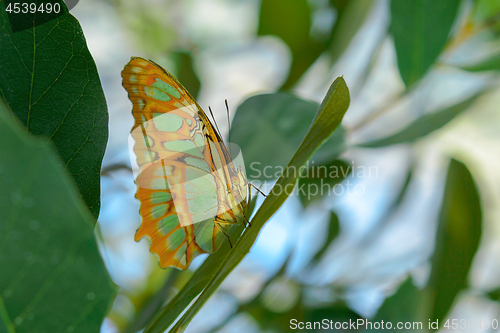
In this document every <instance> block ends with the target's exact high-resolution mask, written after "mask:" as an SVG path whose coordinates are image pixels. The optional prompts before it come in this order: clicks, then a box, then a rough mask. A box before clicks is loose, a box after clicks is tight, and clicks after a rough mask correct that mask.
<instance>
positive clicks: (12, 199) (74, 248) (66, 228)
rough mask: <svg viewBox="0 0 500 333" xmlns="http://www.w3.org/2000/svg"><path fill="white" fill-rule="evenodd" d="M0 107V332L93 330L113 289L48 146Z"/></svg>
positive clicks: (89, 227)
mask: <svg viewBox="0 0 500 333" xmlns="http://www.w3.org/2000/svg"><path fill="white" fill-rule="evenodd" d="M16 122H17V119H14V117H13V116H12V114H10V113H9V112H8V111H7V110H6V109H4V107H3V105H0V152H1V157H2V158H1V159H0V211H1V212H2V222H1V223H0V331H2V332H17V333H22V332H27V333H32V332H40V333H43V332H47V333H52V332H74V333H76V332H85V333H87V332H98V331H99V329H100V326H101V324H102V321H103V319H104V316H105V314H106V312H107V310H108V307H109V305H110V301H111V298H112V296H113V288H112V287H111V283H110V280H109V277H108V274H107V272H106V269H105V267H104V264H103V261H102V259H101V257H100V255H99V251H98V249H97V244H96V240H95V237H94V233H93V223H92V217H91V215H90V214H89V213H88V211H87V209H86V207H85V206H84V205H83V203H82V202H81V200H80V198H79V196H78V192H77V191H76V188H75V187H74V185H73V182H72V181H71V179H70V178H69V177H68V176H67V175H66V173H65V172H64V170H63V168H62V167H61V161H60V160H59V158H58V157H57V155H56V154H55V152H54V151H53V149H52V147H50V145H48V144H47V143H44V142H42V141H41V140H39V139H38V140H36V139H35V138H32V137H29V136H27V135H26V134H25V133H23V132H22V131H21V127H22V126H21V125H20V124H16Z"/></svg>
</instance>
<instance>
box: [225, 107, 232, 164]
mask: <svg viewBox="0 0 500 333" xmlns="http://www.w3.org/2000/svg"><path fill="white" fill-rule="evenodd" d="M224 102H225V103H226V111H227V112H226V113H227V126H228V127H229V134H228V135H227V142H228V144H229V155H231V158H233V153H232V152H231V121H230V117H229V105H227V99H225V100H224Z"/></svg>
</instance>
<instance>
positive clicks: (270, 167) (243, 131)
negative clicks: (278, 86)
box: [231, 93, 344, 181]
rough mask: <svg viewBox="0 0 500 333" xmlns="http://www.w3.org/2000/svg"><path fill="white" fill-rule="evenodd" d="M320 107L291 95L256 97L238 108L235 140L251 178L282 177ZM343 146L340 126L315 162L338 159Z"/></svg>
mask: <svg viewBox="0 0 500 333" xmlns="http://www.w3.org/2000/svg"><path fill="white" fill-rule="evenodd" d="M318 106H319V105H318V103H315V102H311V101H306V100H303V99H301V98H299V97H297V96H294V95H292V94H289V93H276V94H264V95H257V96H252V97H250V98H248V99H247V100H245V101H244V102H243V103H242V104H241V105H240V106H238V109H237V110H236V114H235V116H234V119H233V123H232V128H231V141H232V142H233V143H235V144H237V145H238V146H239V147H240V148H241V151H242V153H243V156H244V157H245V169H246V172H247V177H248V179H251V180H261V181H266V180H271V179H276V178H278V177H279V175H280V172H279V171H280V170H281V171H283V169H284V168H285V166H286V164H287V163H288V161H290V159H291V158H292V156H293V154H294V153H295V151H296V150H297V148H298V147H299V145H300V143H301V141H302V139H303V138H304V136H305V135H306V133H307V131H308V130H309V127H310V124H311V121H312V120H313V118H314V115H315V113H316V111H317V110H318ZM343 143H344V130H343V129H342V127H339V128H338V129H337V130H336V131H335V133H334V134H333V135H332V136H331V137H330V138H329V139H328V141H327V142H325V144H324V145H323V146H322V147H321V148H320V149H319V150H318V151H317V153H316V154H315V158H314V160H315V161H316V162H318V163H321V162H325V159H328V158H332V157H333V158H334V157H335V156H337V155H338V154H340V153H341V152H342V149H343V147H344V145H343ZM264 146H265V147H266V149H265V150H263V149H262V147H264ZM325 157H326V158H325Z"/></svg>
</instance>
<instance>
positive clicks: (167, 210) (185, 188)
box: [122, 57, 250, 269]
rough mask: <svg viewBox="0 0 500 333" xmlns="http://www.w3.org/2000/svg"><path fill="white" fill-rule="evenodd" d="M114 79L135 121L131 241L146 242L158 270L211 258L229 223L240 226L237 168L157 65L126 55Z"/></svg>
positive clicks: (240, 172)
mask: <svg viewBox="0 0 500 333" xmlns="http://www.w3.org/2000/svg"><path fill="white" fill-rule="evenodd" d="M122 77H123V86H124V87H125V89H126V90H127V92H128V96H129V99H130V100H131V101H132V104H133V107H132V114H133V116H134V120H135V123H134V126H133V127H132V131H131V137H132V138H133V140H134V144H133V150H134V153H135V162H136V164H137V168H136V172H135V176H136V177H135V182H136V185H137V192H136V198H137V199H139V201H140V203H141V206H140V210H139V213H140V215H141V217H142V224H141V226H140V227H139V229H138V230H137V233H136V235H135V240H136V241H139V240H140V239H142V238H143V237H144V236H148V237H149V238H150V239H151V247H150V251H151V252H153V253H156V254H157V255H158V256H159V258H160V266H161V267H163V268H166V267H170V266H174V267H177V268H180V269H185V268H187V267H188V266H189V264H190V262H191V261H192V259H193V258H194V257H195V256H196V255H197V254H200V253H213V252H215V251H216V250H217V249H218V248H219V247H220V245H221V244H222V242H223V241H224V240H225V239H226V237H227V232H228V230H229V228H230V227H231V226H232V225H234V224H236V223H244V222H245V220H246V217H245V215H244V214H245V210H246V207H247V206H248V202H249V200H250V195H249V194H250V191H249V189H250V188H249V183H248V182H247V179H246V176H245V172H244V168H243V163H242V162H241V160H239V159H236V158H235V159H234V160H233V159H232V158H231V154H230V153H229V151H228V149H227V147H226V146H225V145H224V142H223V140H222V138H221V136H220V135H219V133H218V132H216V131H215V129H214V126H213V125H212V123H211V122H210V120H209V119H208V117H207V115H206V114H205V112H203V110H202V108H201V107H200V106H199V105H198V103H197V102H196V101H195V100H194V98H193V97H192V96H191V95H190V94H189V92H188V91H187V90H186V89H185V88H184V87H183V86H182V84H180V83H179V81H177V80H176V79H175V78H174V77H173V76H172V74H170V73H169V72H168V71H166V70H165V69H163V68H162V67H161V66H159V65H158V64H156V63H154V62H153V61H150V60H146V59H142V58H139V57H133V58H132V59H131V60H130V62H129V63H128V64H127V65H126V66H125V68H124V69H123V71H122ZM231 152H233V150H232V149H231ZM247 194H248V195H247Z"/></svg>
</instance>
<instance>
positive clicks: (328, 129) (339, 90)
mask: <svg viewBox="0 0 500 333" xmlns="http://www.w3.org/2000/svg"><path fill="white" fill-rule="evenodd" d="M349 102H350V98H349V90H348V89H347V86H346V84H345V81H344V79H343V78H341V77H339V78H337V79H336V80H335V81H334V82H333V83H332V85H331V86H330V89H329V90H328V92H327V95H326V96H325V98H324V100H323V102H322V103H321V105H320V107H319V110H318V113H317V114H316V117H315V119H314V120H313V123H312V126H311V128H310V130H309V132H308V133H307V135H306V137H305V138H304V140H303V141H302V143H301V144H300V147H299V148H298V150H297V151H296V152H295V154H294V156H293V157H292V159H291V161H290V162H289V163H288V165H287V167H286V169H285V172H284V173H283V175H282V176H281V177H280V178H279V179H278V181H277V182H276V184H275V186H274V187H273V189H272V190H271V192H270V193H269V194H268V196H267V197H266V199H265V200H264V202H263V203H262V205H261V206H260V208H259V210H258V211H257V213H256V214H255V216H254V218H253V219H252V221H251V223H252V226H251V227H250V228H247V229H246V231H245V232H244V233H243V235H242V236H241V237H240V238H239V239H238V242H237V243H236V245H235V246H234V247H233V249H232V250H231V252H230V253H229V254H228V256H227V257H226V258H225V260H224V261H223V262H222V263H221V264H220V266H219V267H218V269H217V271H216V272H215V274H214V275H213V277H212V278H211V280H210V282H209V283H208V285H207V286H206V288H205V289H204V290H203V292H202V293H201V295H200V296H199V297H198V298H197V299H196V301H195V302H194V303H193V305H192V306H191V307H190V308H189V309H188V310H187V311H186V312H185V313H184V315H183V316H182V317H181V318H180V319H179V321H177V323H176V324H175V325H174V327H173V328H172V330H171V331H172V332H182V331H184V330H185V329H186V327H187V325H188V324H189V322H190V321H191V320H192V319H193V317H194V315H195V314H196V313H197V312H198V311H199V310H200V308H201V307H202V306H203V304H205V302H206V301H207V300H208V299H209V298H210V296H211V295H212V294H213V293H214V292H215V291H216V290H217V288H218V287H219V285H220V284H221V283H222V281H224V279H225V278H226V277H227V276H228V275H229V273H230V272H231V271H232V270H233V269H234V268H235V267H236V266H237V265H238V264H239V263H240V262H241V260H242V259H243V258H244V257H245V256H246V254H247V253H248V252H249V251H250V248H251V247H252V245H253V243H254V242H255V240H256V239H257V236H258V234H259V232H260V230H261V229H262V227H263V226H264V224H265V223H266V222H267V221H268V220H269V219H270V218H271V216H273V215H274V213H275V212H276V211H277V210H278V209H279V208H280V207H281V205H282V204H283V203H284V202H285V200H286V199H287V198H288V196H289V195H290V193H289V191H290V189H293V187H295V185H296V184H297V180H298V174H297V172H294V170H297V169H299V168H301V167H303V166H304V165H305V164H306V162H307V161H308V160H309V159H310V158H311V157H312V156H313V155H314V153H315V152H316V151H317V150H318V148H319V147H320V146H321V145H322V144H323V143H324V142H325V141H326V140H327V139H328V138H329V137H330V135H331V134H332V133H333V132H334V131H335V129H336V128H337V127H338V126H339V125H340V123H341V121H342V118H343V117H344V114H345V112H346V111H347V108H348V107H349ZM209 258H210V257H209ZM203 266H204V265H202V268H203ZM167 327H168V326H167ZM157 329H161V328H160V327H158V328H157ZM163 329H165V328H163ZM160 331H161V330H151V332H160ZM145 332H150V331H145Z"/></svg>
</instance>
